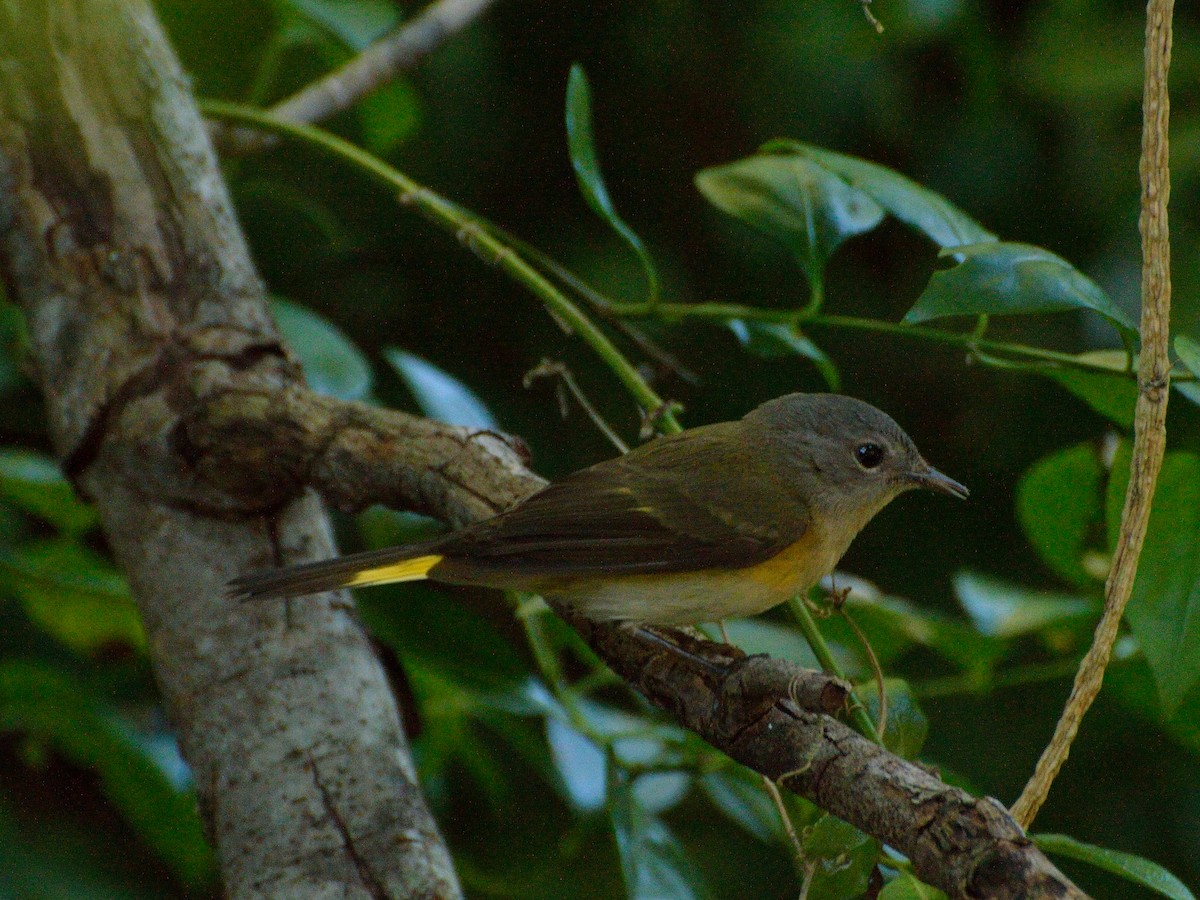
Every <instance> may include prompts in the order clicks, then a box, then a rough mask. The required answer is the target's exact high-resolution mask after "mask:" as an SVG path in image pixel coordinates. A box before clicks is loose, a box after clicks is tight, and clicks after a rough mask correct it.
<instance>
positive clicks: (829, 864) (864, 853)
mask: <svg viewBox="0 0 1200 900" xmlns="http://www.w3.org/2000/svg"><path fill="white" fill-rule="evenodd" d="M803 845H804V856H805V858H806V859H809V860H815V861H816V863H817V869H816V874H815V875H814V876H813V879H812V885H811V887H810V890H809V896H810V897H811V898H812V900H818V898H827V900H835V898H844V897H858V896H860V895H861V894H862V893H863V892H864V891H865V890H866V889H867V883H868V880H869V878H870V876H871V870H872V869H873V868H874V867H875V860H876V859H878V858H879V842H878V841H877V840H875V839H874V838H872V837H868V836H867V835H865V834H863V833H862V832H861V831H859V830H858V829H857V828H855V827H854V826H853V825H850V824H849V823H847V822H843V821H842V820H841V819H839V818H837V817H835V816H831V815H829V814H828V813H825V814H823V815H822V816H821V817H820V818H819V819H817V821H816V823H815V824H814V825H812V826H810V827H809V828H806V829H804V838H803Z"/></svg>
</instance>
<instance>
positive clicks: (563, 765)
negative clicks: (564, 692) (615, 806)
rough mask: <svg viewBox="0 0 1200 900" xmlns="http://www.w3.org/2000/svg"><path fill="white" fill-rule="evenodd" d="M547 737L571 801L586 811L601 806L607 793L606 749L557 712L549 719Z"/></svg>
mask: <svg viewBox="0 0 1200 900" xmlns="http://www.w3.org/2000/svg"><path fill="white" fill-rule="evenodd" d="M546 741H547V742H548V743H549V745H550V755H551V756H552V757H553V759H554V765H555V767H556V768H557V769H558V774H559V776H560V777H561V778H562V783H563V785H564V786H565V788H566V795H567V797H568V798H570V800H571V802H572V803H573V804H574V805H575V806H576V807H577V808H578V809H581V810H583V811H585V812H588V811H592V810H597V809H600V808H602V807H603V806H604V803H605V800H606V799H607V797H608V790H607V787H606V778H607V776H606V771H605V770H606V761H605V758H604V751H603V750H601V749H600V748H599V747H597V746H596V745H595V744H594V743H592V741H591V740H590V739H589V738H588V737H586V736H585V735H583V734H581V733H580V732H579V731H577V730H576V729H575V728H574V726H572V725H570V724H569V723H567V722H565V721H563V720H560V719H558V718H556V717H554V716H550V717H548V718H547V719H546Z"/></svg>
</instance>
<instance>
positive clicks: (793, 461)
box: [229, 393, 969, 627]
mask: <svg viewBox="0 0 1200 900" xmlns="http://www.w3.org/2000/svg"><path fill="white" fill-rule="evenodd" d="M916 488H923V489H927V490H931V491H935V492H938V493H942V494H947V495H949V496H952V497H958V498H962V499H965V498H966V497H967V496H968V494H969V491H968V490H967V488H966V487H964V486H963V485H962V484H959V483H958V482H957V481H955V480H954V479H952V478H950V477H949V476H947V475H945V474H943V473H942V472H940V471H938V470H937V469H935V468H933V467H932V466H931V465H929V463H927V462H926V461H925V458H924V457H923V456H922V455H921V453H920V451H919V450H918V449H917V447H916V445H915V444H914V443H913V441H912V439H911V438H910V437H909V436H908V435H907V434H906V433H905V432H904V430H903V429H902V428H901V427H900V426H899V425H897V424H896V422H895V421H894V420H893V419H892V418H891V417H890V416H888V415H887V414H886V413H884V412H882V411H881V410H879V409H877V408H875V407H874V406H871V405H870V404H868V403H866V402H864V401H862V400H857V399H854V398H852V397H846V396H842V395H838V394H817V393H793V394H788V395H785V396H782V397H778V398H776V399H773V400H769V401H767V402H766V403H763V404H762V405H760V406H758V407H757V408H755V409H754V410H752V411H751V412H749V413H747V414H746V415H745V416H744V417H743V418H741V419H739V420H735V421H729V422H718V423H715V424H711V425H703V426H699V427H696V428H691V429H687V430H685V431H682V432H679V433H677V434H672V435H666V436H662V437H658V438H655V439H654V440H651V441H649V442H648V443H646V444H643V445H642V446H639V447H637V448H635V449H633V450H631V451H629V452H628V453H626V454H625V455H623V456H620V457H617V458H615V459H609V460H606V461H604V462H600V463H597V464H596V465H593V466H591V467H589V468H585V469H581V470H579V471H577V472H575V473H573V474H571V475H568V476H566V477H565V478H563V479H562V480H560V481H557V482H554V483H552V484H550V485H548V486H547V487H545V488H543V489H542V490H540V491H538V492H537V493H535V494H533V495H531V496H530V497H528V498H527V499H525V500H523V501H521V502H519V503H517V504H516V505H515V506H513V507H512V508H510V509H508V510H506V511H504V512H501V513H499V514H498V515H496V516H494V517H492V518H489V519H485V520H482V521H479V522H477V523H475V524H472V525H470V526H468V527H466V528H464V529H462V530H460V531H457V532H453V533H450V534H447V535H445V536H442V537H438V538H435V539H433V540H429V541H423V542H419V543H412V544H407V545H402V546H398V547H390V548H386V549H383V550H375V551H368V552H365V553H356V554H352V555H349V556H345V557H342V558H338V559H332V560H328V561H322V562H312V563H305V564H300V565H295V566H288V567H285V568H280V569H274V570H267V571H262V572H252V573H250V574H246V575H243V576H242V577H240V578H237V579H235V580H233V581H232V582H230V586H229V592H230V594H231V596H234V597H237V598H240V599H270V598H286V597H295V596H300V595H305V594H313V593H319V592H324V591H330V590H335V589H339V588H346V587H367V586H370V585H377V584H387V583H391V582H402V581H416V580H422V579H430V580H432V581H435V582H444V583H448V584H458V585H476V586H485V587H492V588H501V589H515V590H520V591H527V592H530V593H535V594H540V595H542V596H545V597H552V598H554V599H556V600H557V601H559V602H562V603H565V604H566V605H568V606H570V607H571V608H573V609H574V610H576V611H577V612H579V613H580V614H582V615H584V616H586V617H588V618H591V619H594V620H598V621H603V622H622V623H628V624H634V625H651V626H668V627H671V626H675V627H678V626H693V625H699V624H702V623H705V622H720V621H722V620H724V619H726V618H734V617H744V616H751V615H755V614H758V613H761V612H763V611H765V610H767V609H769V608H771V607H773V606H775V605H777V604H780V603H783V602H786V601H787V600H789V599H791V598H792V597H794V596H796V595H797V594H799V593H801V592H803V591H806V590H808V589H809V588H811V587H812V586H813V585H815V584H816V583H817V582H818V581H819V580H820V579H821V578H823V577H824V576H826V575H828V574H829V573H831V572H832V571H833V569H834V567H835V566H836V565H837V563H838V561H839V560H840V559H841V557H842V555H843V554H844V553H845V552H846V550H847V549H848V548H849V546H850V543H851V541H853V540H854V538H855V536H856V535H857V534H858V533H859V531H861V530H862V528H863V527H864V526H865V525H866V524H867V523H868V522H869V521H870V520H871V519H872V518H873V517H874V516H875V514H876V513H878V512H879V511H880V510H881V509H883V508H884V507H885V506H886V505H887V504H888V503H890V502H891V501H892V500H893V499H895V498H896V497H897V496H898V495H900V494H902V493H904V492H905V491H908V490H912V489H916Z"/></svg>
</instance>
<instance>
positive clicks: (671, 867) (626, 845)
mask: <svg viewBox="0 0 1200 900" xmlns="http://www.w3.org/2000/svg"><path fill="white" fill-rule="evenodd" d="M611 774H612V784H611V785H610V786H609V793H610V796H611V806H610V814H611V816H612V824H613V833H614V834H615V835H616V839H617V852H618V853H619V854H620V857H621V871H622V873H623V874H624V876H625V893H626V896H627V897H629V898H630V900H668V898H669V900H689V898H703V897H708V896H709V895H710V894H709V890H708V888H707V886H706V885H705V884H704V881H703V879H702V878H701V876H700V872H699V871H698V870H697V869H696V866H695V864H694V863H693V862H692V861H691V859H689V858H688V856H687V852H686V851H685V850H684V848H683V845H682V844H680V843H679V841H678V839H677V838H676V837H675V835H674V834H672V833H671V831H670V829H669V828H667V826H666V824H665V823H664V822H663V821H662V819H660V818H658V817H657V816H655V815H654V814H653V813H650V812H648V811H647V810H646V809H645V808H644V807H642V806H641V804H639V803H638V802H637V797H636V795H635V793H634V791H633V788H632V785H630V784H629V782H628V780H627V778H625V777H624V776H623V775H622V774H621V773H620V772H618V771H615V770H613V771H612V773H611Z"/></svg>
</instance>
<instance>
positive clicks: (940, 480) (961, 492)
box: [909, 466, 971, 500]
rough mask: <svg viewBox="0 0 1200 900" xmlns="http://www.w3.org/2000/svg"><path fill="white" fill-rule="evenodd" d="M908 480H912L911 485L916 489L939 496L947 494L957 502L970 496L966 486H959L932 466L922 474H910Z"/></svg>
mask: <svg viewBox="0 0 1200 900" xmlns="http://www.w3.org/2000/svg"><path fill="white" fill-rule="evenodd" d="M909 478H911V479H912V482H913V484H915V485H916V486H917V487H922V488H925V489H926V490H930V491H937V493H939V494H949V495H950V496H951V497H957V498H958V499H959V500H966V499H967V497H969V496H970V495H971V492H970V491H969V490H967V488H966V485H962V484H959V483H958V482H957V481H955V480H954V479H953V478H951V477H950V476H949V475H943V474H942V473H941V472H939V471H938V470H937V469H935V468H933V467H932V466H930V467H929V468H928V469H926V470H925V471H924V472H913V473H911V474H910V475H909Z"/></svg>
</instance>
